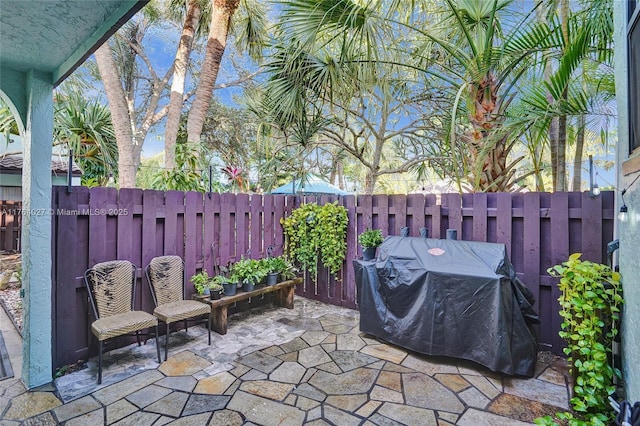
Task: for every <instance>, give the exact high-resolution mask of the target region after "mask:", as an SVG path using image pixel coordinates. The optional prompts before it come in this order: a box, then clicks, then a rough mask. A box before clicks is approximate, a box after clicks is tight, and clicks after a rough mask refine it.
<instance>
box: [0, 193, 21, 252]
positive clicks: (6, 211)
mask: <svg viewBox="0 0 640 426" xmlns="http://www.w3.org/2000/svg"><path fill="white" fill-rule="evenodd" d="M21 222H22V202H21V201H0V250H2V251H20V224H21Z"/></svg>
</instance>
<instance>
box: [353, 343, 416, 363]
mask: <svg viewBox="0 0 640 426" xmlns="http://www.w3.org/2000/svg"><path fill="white" fill-rule="evenodd" d="M360 352H363V353H365V354H367V355H371V356H372V357H375V358H379V359H384V360H387V361H391V362H393V363H395V364H400V363H402V361H403V360H404V359H405V358H406V356H407V353H406V352H405V351H404V349H400V348H396V347H393V346H389V345H379V344H378V345H373V346H366V347H364V348H362V350H361V351H360Z"/></svg>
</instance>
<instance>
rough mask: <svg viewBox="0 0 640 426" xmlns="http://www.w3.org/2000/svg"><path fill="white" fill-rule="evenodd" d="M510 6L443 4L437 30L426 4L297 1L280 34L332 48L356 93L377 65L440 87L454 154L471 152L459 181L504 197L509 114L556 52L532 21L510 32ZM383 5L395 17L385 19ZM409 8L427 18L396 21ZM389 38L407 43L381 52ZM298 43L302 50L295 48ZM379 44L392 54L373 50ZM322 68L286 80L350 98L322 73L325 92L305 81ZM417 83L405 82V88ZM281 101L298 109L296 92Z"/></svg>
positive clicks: (471, 1)
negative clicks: (530, 76) (545, 51)
mask: <svg viewBox="0 0 640 426" xmlns="http://www.w3.org/2000/svg"><path fill="white" fill-rule="evenodd" d="M511 3H512V1H511V0H493V1H479V0H445V2H444V6H445V7H444V10H443V11H442V12H441V13H440V14H439V17H440V20H439V21H440V24H439V25H438V23H435V24H434V21H436V22H437V21H438V20H437V19H436V17H435V15H434V14H429V13H428V12H429V8H428V5H426V2H420V1H413V2H390V3H389V2H383V1H373V2H369V3H367V4H366V5H361V3H357V4H356V3H354V2H352V1H349V0H325V1H322V2H316V1H312V0H290V1H284V2H283V18H282V21H283V22H282V24H281V26H282V32H283V33H284V34H286V36H287V37H288V39H289V40H292V42H291V45H292V46H293V47H292V48H293V49H294V51H302V50H304V49H308V50H309V51H312V50H313V49H323V48H324V47H325V46H328V45H330V44H331V43H333V44H332V46H334V48H333V49H334V52H335V54H334V55H333V63H332V66H331V67H330V69H331V70H333V71H334V73H337V72H338V71H339V70H341V69H343V68H345V67H352V68H353V67H354V66H357V67H359V68H360V70H359V71H357V72H355V73H351V78H352V79H353V78H355V79H357V83H356V85H360V86H364V85H366V84H367V83H368V82H370V81H371V78H370V77H371V75H375V73H376V72H377V71H376V69H375V66H372V65H371V64H386V65H392V66H395V67H404V69H405V70H414V71H416V70H417V71H418V72H419V73H422V74H424V75H425V78H426V77H429V78H431V79H433V78H438V79H440V81H442V85H443V87H444V88H445V89H444V90H448V91H449V92H450V96H451V98H450V99H452V100H453V101H452V102H453V107H452V109H451V111H450V118H448V119H447V120H445V121H448V122H449V123H450V126H451V128H450V131H448V132H447V133H448V135H447V138H448V143H449V145H450V146H449V150H450V152H457V151H458V148H457V139H460V140H461V141H463V142H464V146H465V148H466V149H465V155H466V159H463V160H462V161H457V162H456V161H453V162H451V163H450V164H452V165H456V164H457V165H458V166H459V165H460V164H462V167H466V168H465V169H463V170H458V171H455V175H461V176H470V180H471V183H472V185H473V188H474V189H475V190H477V191H502V190H508V189H509V188H510V187H511V186H512V184H513V181H514V178H515V172H516V169H515V165H516V163H517V160H516V161H514V162H511V163H508V156H509V153H510V151H511V148H512V147H513V144H514V143H515V141H516V140H517V138H516V137H515V135H513V134H512V133H511V132H510V131H509V130H508V127H507V126H506V120H507V109H508V107H509V105H510V103H511V101H512V100H513V98H514V97H515V96H516V94H517V84H518V81H519V80H520V78H521V77H522V76H523V75H524V74H525V72H526V71H527V69H528V67H530V66H531V65H532V64H533V62H534V61H535V60H536V53H537V52H538V51H539V50H540V49H541V48H545V47H551V46H554V45H556V44H557V43H558V41H557V40H556V39H555V38H557V37H555V36H556V34H555V33H554V31H552V30H551V29H549V27H547V26H546V25H539V24H536V23H531V22H530V21H531V19H530V16H531V13H529V14H527V15H525V16H524V17H523V18H522V19H521V21H520V22H512V23H510V25H509V27H508V31H506V30H505V29H504V28H503V27H502V25H501V16H502V15H503V14H505V15H508V13H507V12H509V13H510V12H512V11H511V10H510V9H509V6H510V5H511ZM386 4H391V7H394V8H395V9H391V8H389V9H386V10H385V9H384V6H385V5H386ZM409 5H410V6H412V7H416V8H417V7H420V8H421V9H420V10H421V11H422V12H424V15H425V16H426V18H424V19H423V20H422V21H418V20H417V19H418V18H417V17H416V14H415V13H414V12H413V11H412V10H409V11H408V12H406V11H405V12H406V13H404V14H403V13H397V10H398V8H402V7H405V8H409V7H410V6H409ZM420 15H422V14H420ZM402 16H404V18H402ZM425 28H426V29H425ZM391 33H394V34H396V36H398V35H400V36H402V37H403V39H402V40H399V41H398V42H396V43H394V47H392V46H389V45H388V43H387V44H385V43H384V40H385V35H388V34H391ZM296 43H299V44H300V46H301V47H300V48H298V47H295V46H296ZM376 45H377V46H385V48H384V49H376V48H375V46H376ZM358 46H360V47H358ZM316 64H317V62H314V61H313V60H312V59H309V61H308V64H306V65H304V64H303V65H302V66H300V65H299V66H291V67H289V69H286V71H287V73H288V74H289V75H293V76H296V77H289V79H290V80H292V81H296V82H298V83H304V84H308V85H309V86H311V87H315V89H314V90H315V93H320V92H321V91H322V90H325V91H328V92H329V94H328V95H326V96H327V97H331V96H334V95H335V93H336V89H339V90H342V89H343V87H344V86H340V85H339V84H336V79H335V78H333V76H332V75H331V74H329V73H325V74H322V75H321V74H320V73H319V72H317V74H318V77H320V78H324V79H325V80H324V82H325V83H326V84H323V81H321V80H319V79H317V80H310V79H309V77H308V76H309V75H312V74H313V72H316V71H317V69H318V67H317V66H316ZM336 70H338V71H336ZM305 73H306V74H305ZM305 75H306V76H305ZM352 81H353V80H348V82H349V83H351V82H352ZM410 81H411V79H409V78H407V80H406V82H407V83H408V84H409V83H410ZM281 94H282V99H283V104H284V105H291V106H292V107H294V106H295V103H294V102H293V101H294V100H295V98H294V97H293V96H292V94H291V92H290V91H282V92H281ZM465 163H468V165H466V166H465Z"/></svg>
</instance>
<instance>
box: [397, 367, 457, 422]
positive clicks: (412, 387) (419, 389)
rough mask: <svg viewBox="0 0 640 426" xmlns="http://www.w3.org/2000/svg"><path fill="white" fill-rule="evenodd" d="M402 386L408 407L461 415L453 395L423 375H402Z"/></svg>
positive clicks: (455, 397)
mask: <svg viewBox="0 0 640 426" xmlns="http://www.w3.org/2000/svg"><path fill="white" fill-rule="evenodd" d="M402 384H403V386H404V395H405V400H406V403H407V404H409V405H412V406H414V407H421V408H429V409H433V410H443V411H449V412H452V413H462V411H463V410H464V405H462V402H460V400H459V399H458V397H457V396H456V394H455V393H453V392H451V391H450V390H449V389H447V388H446V387H444V386H443V385H441V384H440V383H438V382H437V381H435V380H434V379H432V378H431V377H429V376H427V375H425V374H422V373H407V374H403V375H402Z"/></svg>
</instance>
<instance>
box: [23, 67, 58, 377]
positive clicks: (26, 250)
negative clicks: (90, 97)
mask: <svg viewBox="0 0 640 426" xmlns="http://www.w3.org/2000/svg"><path fill="white" fill-rule="evenodd" d="M26 82H27V84H26V99H27V117H26V125H25V132H24V135H23V136H24V140H23V147H24V149H23V165H22V202H23V212H24V213H25V214H24V215H23V222H22V287H23V289H24V300H23V308H24V313H23V323H24V326H23V336H24V338H23V348H22V359H23V361H22V381H23V383H24V385H25V386H26V387H27V388H28V389H32V388H34V387H37V386H40V385H44V384H46V383H49V382H51V380H52V377H53V374H52V373H53V367H52V366H53V361H52V358H53V352H52V321H51V311H52V308H51V306H52V296H51V295H52V294H53V293H52V291H51V147H52V138H53V84H52V76H51V75H50V74H47V73H39V72H35V71H31V72H29V73H28V74H27V79H26Z"/></svg>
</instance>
